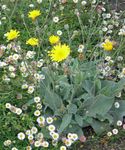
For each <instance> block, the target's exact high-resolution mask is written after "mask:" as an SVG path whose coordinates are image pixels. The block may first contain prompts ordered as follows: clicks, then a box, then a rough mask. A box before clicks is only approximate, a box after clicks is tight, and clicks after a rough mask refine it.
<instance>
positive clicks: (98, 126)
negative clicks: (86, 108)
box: [91, 119, 109, 135]
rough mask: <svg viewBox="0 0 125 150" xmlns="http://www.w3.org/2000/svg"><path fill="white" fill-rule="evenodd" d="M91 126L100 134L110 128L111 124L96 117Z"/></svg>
mask: <svg viewBox="0 0 125 150" xmlns="http://www.w3.org/2000/svg"><path fill="white" fill-rule="evenodd" d="M91 126H92V128H93V129H94V131H95V132H96V134H98V135H100V134H101V133H103V132H104V131H105V129H107V130H108V128H109V124H108V123H105V122H100V121H98V120H96V119H93V122H92V124H91Z"/></svg>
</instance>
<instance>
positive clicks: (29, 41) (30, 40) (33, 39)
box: [26, 38, 39, 46]
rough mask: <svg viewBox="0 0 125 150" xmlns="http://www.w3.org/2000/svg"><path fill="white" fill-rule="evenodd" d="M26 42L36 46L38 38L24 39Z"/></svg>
mask: <svg viewBox="0 0 125 150" xmlns="http://www.w3.org/2000/svg"><path fill="white" fill-rule="evenodd" d="M26 44H29V45H31V46H37V45H38V44H39V40H38V39H37V38H30V39H29V40H27V41H26Z"/></svg>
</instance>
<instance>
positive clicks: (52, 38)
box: [49, 35, 60, 44]
mask: <svg viewBox="0 0 125 150" xmlns="http://www.w3.org/2000/svg"><path fill="white" fill-rule="evenodd" d="M59 40H60V38H59V36H56V35H52V36H50V37H49V42H50V43H51V44H57V43H58V42H59Z"/></svg>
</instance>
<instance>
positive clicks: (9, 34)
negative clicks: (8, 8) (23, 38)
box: [6, 29, 20, 41]
mask: <svg viewBox="0 0 125 150" xmlns="http://www.w3.org/2000/svg"><path fill="white" fill-rule="evenodd" d="M18 36H20V32H19V31H17V30H13V29H11V30H10V31H9V32H7V33H6V37H7V40H9V41H10V40H13V39H16V38H17V37H18Z"/></svg>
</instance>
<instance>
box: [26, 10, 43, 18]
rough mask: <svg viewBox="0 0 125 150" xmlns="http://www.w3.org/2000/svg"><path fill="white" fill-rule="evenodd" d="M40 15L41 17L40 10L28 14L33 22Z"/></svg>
mask: <svg viewBox="0 0 125 150" xmlns="http://www.w3.org/2000/svg"><path fill="white" fill-rule="evenodd" d="M40 15H41V13H40V10H32V11H30V12H29V13H28V17H29V18H31V19H32V20H35V19H36V18H37V17H38V16H40Z"/></svg>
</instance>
